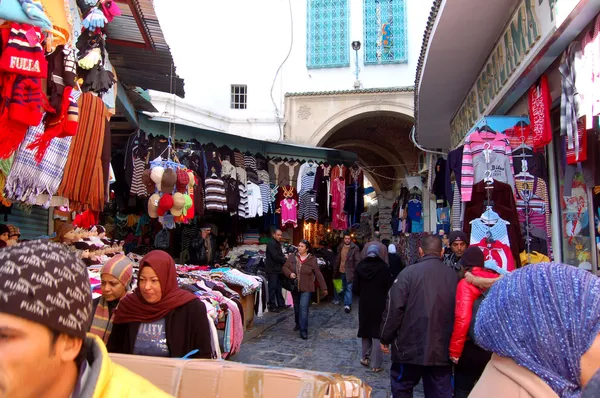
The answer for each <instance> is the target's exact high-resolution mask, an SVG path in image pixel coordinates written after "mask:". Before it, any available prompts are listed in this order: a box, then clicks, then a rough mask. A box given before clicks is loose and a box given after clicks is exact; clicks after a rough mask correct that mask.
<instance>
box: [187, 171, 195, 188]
mask: <svg viewBox="0 0 600 398" xmlns="http://www.w3.org/2000/svg"><path fill="white" fill-rule="evenodd" d="M187 173H188V177H189V178H190V182H189V183H188V188H194V186H195V185H196V178H195V177H194V172H193V171H190V170H188V172H187Z"/></svg>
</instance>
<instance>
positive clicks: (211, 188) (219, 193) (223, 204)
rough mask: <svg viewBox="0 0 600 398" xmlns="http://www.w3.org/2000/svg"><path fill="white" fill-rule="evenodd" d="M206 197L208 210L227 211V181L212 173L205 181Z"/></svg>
mask: <svg viewBox="0 0 600 398" xmlns="http://www.w3.org/2000/svg"><path fill="white" fill-rule="evenodd" d="M205 186H206V188H205V192H206V198H205V199H204V202H205V206H206V210H210V211H220V212H223V211H227V196H225V183H224V182H223V180H222V179H220V178H219V177H217V175H216V174H214V173H213V174H212V175H211V176H210V177H209V178H207V179H206V181H205Z"/></svg>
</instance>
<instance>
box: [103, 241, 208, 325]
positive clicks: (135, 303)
mask: <svg viewBox="0 0 600 398" xmlns="http://www.w3.org/2000/svg"><path fill="white" fill-rule="evenodd" d="M144 267H151V268H152V269H153V270H154V272H156V275H157V276H158V279H159V281H160V287H161V291H162V297H161V299H160V301H159V302H157V303H154V304H149V303H147V302H146V300H144V298H143V297H142V294H141V293H140V288H139V286H138V287H137V288H136V289H135V291H134V292H133V294H128V295H127V296H125V298H123V299H122V300H121V301H120V302H119V308H118V309H117V311H116V312H115V320H114V323H115V324H119V323H130V322H142V323H148V322H154V321H157V320H159V319H161V318H164V317H165V316H166V315H167V314H168V313H169V312H171V311H173V310H174V309H175V308H178V307H181V306H182V305H184V304H187V303H189V302H190V301H192V300H196V299H197V298H196V296H194V294H192V293H190V292H188V291H186V290H183V289H180V288H179V286H178V285H177V272H176V270H175V262H174V261H173V259H172V258H171V256H170V255H169V253H167V252H164V251H162V250H153V251H151V252H150V253H148V254H146V255H145V256H144V257H143V258H142V259H141V261H140V270H139V272H138V280H139V275H140V274H141V272H142V269H144Z"/></svg>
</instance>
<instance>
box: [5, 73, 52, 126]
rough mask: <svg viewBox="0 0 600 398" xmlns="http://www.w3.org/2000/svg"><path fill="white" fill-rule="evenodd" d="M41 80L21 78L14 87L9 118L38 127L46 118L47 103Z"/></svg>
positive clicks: (18, 78)
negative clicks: (43, 118)
mask: <svg viewBox="0 0 600 398" xmlns="http://www.w3.org/2000/svg"><path fill="white" fill-rule="evenodd" d="M41 83H42V81H41V80H40V79H35V78H33V79H32V78H30V77H24V76H19V77H17V80H16V81H15V85H14V86H13V93H12V98H11V101H10V106H9V117H10V119H11V120H13V121H15V122H19V123H22V124H24V125H26V126H37V125H39V124H40V122H41V121H42V117H43V116H44V110H45V105H44V101H46V99H45V97H44V93H43V91H42V85H41Z"/></svg>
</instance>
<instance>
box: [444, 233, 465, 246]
mask: <svg viewBox="0 0 600 398" xmlns="http://www.w3.org/2000/svg"><path fill="white" fill-rule="evenodd" d="M453 242H465V243H466V244H469V239H467V234H466V233H464V232H463V231H452V232H450V234H449V235H448V243H449V244H452V243H453Z"/></svg>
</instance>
